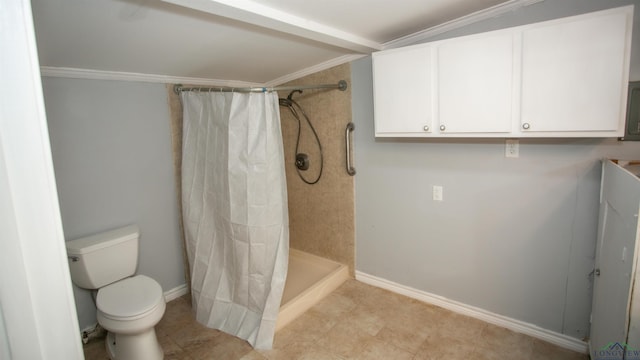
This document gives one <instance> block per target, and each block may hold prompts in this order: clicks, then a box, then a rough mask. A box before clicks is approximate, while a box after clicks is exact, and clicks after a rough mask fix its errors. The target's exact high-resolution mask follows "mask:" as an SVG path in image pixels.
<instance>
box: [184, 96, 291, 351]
mask: <svg viewBox="0 0 640 360" xmlns="http://www.w3.org/2000/svg"><path fill="white" fill-rule="evenodd" d="M181 97H182V103H183V108H184V114H183V155H182V156H183V160H182V179H183V180H182V184H183V185H182V204H183V212H184V214H183V217H184V227H185V238H186V248H187V257H188V260H189V267H190V271H191V291H192V302H193V308H194V309H195V314H196V319H197V321H198V322H200V323H202V324H203V325H205V326H208V327H211V328H215V329H219V330H221V331H224V332H227V333H229V334H232V335H236V336H238V337H240V338H242V339H245V340H247V341H248V342H249V343H250V344H251V345H252V346H254V347H255V348H258V349H269V348H271V346H272V342H273V335H274V332H275V325H276V320H277V317H278V312H279V307H280V301H281V298H282V292H283V288H284V283H285V280H286V276H287V264H288V251H289V220H288V210H287V188H286V180H285V170H284V154H283V148H282V135H281V131H280V113H279V106H278V97H277V94H276V93H208V92H182V93H181Z"/></svg>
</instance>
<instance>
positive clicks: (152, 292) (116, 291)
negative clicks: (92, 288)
mask: <svg viewBox="0 0 640 360" xmlns="http://www.w3.org/2000/svg"><path fill="white" fill-rule="evenodd" d="M160 305H164V296H163V294H162V288H161V287H160V284H158V282H156V281H155V280H153V279H151V278H150V277H147V276H144V275H136V276H133V277H130V278H127V279H124V280H120V281H117V282H115V283H113V284H109V285H107V286H105V287H103V288H100V290H98V296H97V297H96V306H97V308H98V310H99V311H100V312H101V313H102V315H103V316H104V317H107V318H110V319H112V320H122V321H131V320H136V319H139V318H143V317H145V316H147V315H149V314H151V313H153V312H154V311H155V310H157V308H158V306H160ZM162 307H163V308H164V306H162Z"/></svg>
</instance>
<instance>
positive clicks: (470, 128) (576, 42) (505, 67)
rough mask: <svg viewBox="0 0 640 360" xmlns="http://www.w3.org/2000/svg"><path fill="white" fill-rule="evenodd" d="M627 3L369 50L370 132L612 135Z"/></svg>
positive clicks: (624, 74)
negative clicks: (371, 86)
mask: <svg viewBox="0 0 640 360" xmlns="http://www.w3.org/2000/svg"><path fill="white" fill-rule="evenodd" d="M632 17H633V6H626V7H622V8H616V9H610V10H604V11H599V12H595V13H590V14H585V15H579V16H573V17H569V18H563V19H557V20H552V21H547V22H543V23H537V24H532V25H526V26H520V27H515V28H509V29H503V30H498V31H492V32H488V33H483V34H476V35H471V36H465V37H459V38H454V39H447V40H441V41H436V42H431V43H426V44H419V45H414V46H409V47H405V48H400V49H392V50H385V51H381V52H377V53H374V54H373V78H374V104H375V127H376V136H380V137H405V136H407V137H505V138H513V137H516V138H517V137H618V136H622V135H623V133H624V121H625V111H626V96H627V84H628V77H629V58H630V48H631V25H632Z"/></svg>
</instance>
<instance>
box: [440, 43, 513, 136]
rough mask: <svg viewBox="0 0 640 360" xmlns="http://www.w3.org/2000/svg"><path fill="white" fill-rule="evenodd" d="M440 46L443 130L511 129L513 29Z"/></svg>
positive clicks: (476, 131) (489, 131)
mask: <svg viewBox="0 0 640 360" xmlns="http://www.w3.org/2000/svg"><path fill="white" fill-rule="evenodd" d="M437 49H438V50H437V52H438V56H437V59H438V61H437V78H436V81H435V82H436V83H437V92H436V94H437V99H438V116H437V119H438V130H440V132H441V133H443V134H457V133H507V134H508V133H509V132H511V123H512V113H511V103H512V99H511V98H512V94H513V91H512V86H513V37H512V36H511V34H508V33H497V34H491V35H488V36H476V37H471V38H468V37H466V38H461V39H456V40H452V41H446V42H443V43H441V44H440V45H439V46H438V48H437Z"/></svg>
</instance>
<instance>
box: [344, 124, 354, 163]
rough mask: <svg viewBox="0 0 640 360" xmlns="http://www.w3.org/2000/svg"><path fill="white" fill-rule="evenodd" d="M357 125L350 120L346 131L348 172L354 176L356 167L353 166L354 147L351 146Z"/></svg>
mask: <svg viewBox="0 0 640 360" xmlns="http://www.w3.org/2000/svg"><path fill="white" fill-rule="evenodd" d="M355 128H356V126H355V125H354V124H353V123H352V122H350V123H348V124H347V129H346V130H345V132H344V140H345V144H346V147H347V174H349V175H351V176H353V175H355V174H356V169H355V168H354V167H353V165H352V163H353V161H352V160H353V159H352V158H351V157H352V156H353V148H352V147H351V136H352V134H353V130H355Z"/></svg>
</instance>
